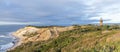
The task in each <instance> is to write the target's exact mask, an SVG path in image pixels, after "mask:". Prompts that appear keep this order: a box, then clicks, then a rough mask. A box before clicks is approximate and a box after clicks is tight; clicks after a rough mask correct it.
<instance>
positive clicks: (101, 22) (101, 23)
mask: <svg viewBox="0 0 120 52" xmlns="http://www.w3.org/2000/svg"><path fill="white" fill-rule="evenodd" d="M100 26H103V19H102V18H100Z"/></svg>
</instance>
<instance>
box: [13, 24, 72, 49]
mask: <svg viewBox="0 0 120 52" xmlns="http://www.w3.org/2000/svg"><path fill="white" fill-rule="evenodd" d="M72 29H74V28H73V26H69V27H51V28H36V27H24V28H21V29H19V30H18V31H16V32H14V33H13V35H14V36H15V37H17V38H18V39H19V42H18V43H17V46H19V45H21V43H27V42H29V41H46V40H49V39H50V38H56V37H58V36H59V33H60V32H63V31H67V30H72ZM17 46H15V47H17ZM15 47H14V48H15Z"/></svg>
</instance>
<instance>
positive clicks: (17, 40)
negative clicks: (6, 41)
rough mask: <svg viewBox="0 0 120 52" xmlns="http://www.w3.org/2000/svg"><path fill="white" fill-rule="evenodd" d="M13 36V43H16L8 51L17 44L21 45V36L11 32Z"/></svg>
mask: <svg viewBox="0 0 120 52" xmlns="http://www.w3.org/2000/svg"><path fill="white" fill-rule="evenodd" d="M10 35H11V36H12V37H13V41H12V42H11V43H13V44H14V45H13V46H11V47H10V48H8V49H7V50H6V51H10V50H13V49H15V48H16V47H17V46H19V45H21V43H20V38H19V37H17V36H15V35H14V32H13V33H12V34H10Z"/></svg>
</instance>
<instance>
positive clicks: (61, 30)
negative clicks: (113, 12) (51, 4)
mask: <svg viewBox="0 0 120 52" xmlns="http://www.w3.org/2000/svg"><path fill="white" fill-rule="evenodd" d="M27 28H28V27H27ZM29 28H31V27H29ZM34 28H35V27H34ZM23 29H24V30H26V28H23ZM35 29H36V31H35V30H34V31H35V32H37V33H35V34H33V32H34V31H30V29H29V30H26V31H27V33H25V32H24V33H25V34H24V33H23V34H22V33H20V32H23V30H18V31H17V32H16V33H17V34H16V33H15V35H17V36H18V35H19V33H20V35H24V36H22V37H24V38H21V39H22V40H21V41H23V40H24V41H23V42H22V43H21V45H20V46H17V47H15V49H12V50H10V51H8V52H120V45H119V44H120V32H119V31H120V28H119V26H115V25H113V26H112V25H111V26H108V25H105V26H103V27H102V28H100V27H99V26H96V25H85V26H77V25H75V26H72V28H71V27H53V28H52V27H50V28H44V30H43V28H35ZM32 30H33V29H32ZM45 30H46V31H45ZM28 31H29V33H28ZM31 32H32V33H31ZM40 32H45V33H43V34H40ZM38 35H39V37H38ZM41 36H42V37H43V38H41ZM19 37H20V36H19ZM36 37H37V38H36Z"/></svg>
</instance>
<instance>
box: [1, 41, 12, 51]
mask: <svg viewBox="0 0 120 52" xmlns="http://www.w3.org/2000/svg"><path fill="white" fill-rule="evenodd" d="M12 46H14V44H13V43H12V42H11V43H8V44H5V45H1V46H0V52H1V51H4V52H6V50H7V49H9V48H11V47H12Z"/></svg>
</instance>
